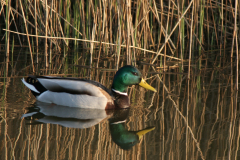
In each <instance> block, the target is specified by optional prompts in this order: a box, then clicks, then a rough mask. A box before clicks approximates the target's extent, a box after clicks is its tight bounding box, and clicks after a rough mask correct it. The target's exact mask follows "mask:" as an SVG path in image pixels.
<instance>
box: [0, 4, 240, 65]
mask: <svg viewBox="0 0 240 160" xmlns="http://www.w3.org/2000/svg"><path fill="white" fill-rule="evenodd" d="M10 2H11V1H3V3H1V8H5V9H6V11H5V13H4V10H1V12H0V13H1V17H2V18H5V19H6V21H5V23H6V30H4V31H1V32H2V33H6V34H5V39H6V42H5V43H6V44H7V40H9V39H10V40H11V39H12V38H11V37H12V36H17V34H18V33H25V34H26V35H25V36H21V37H19V38H18V41H16V43H19V44H20V43H22V41H23V40H24V39H27V41H25V42H26V43H28V45H29V50H30V54H31V56H32V57H31V59H32V65H33V69H34V63H38V60H35V59H34V57H33V55H32V49H33V47H34V46H35V47H36V52H37V53H38V50H39V43H42V41H43V40H44V39H43V38H39V37H38V36H45V61H46V67H48V64H49V63H51V61H52V58H53V57H54V56H53V55H52V54H56V53H57V52H56V51H55V52H53V49H54V48H56V49H57V51H58V52H61V53H63V54H64V56H65V55H66V54H67V53H66V52H68V51H69V49H70V50H73V49H76V48H77V46H78V47H81V48H82V47H83V48H87V49H93V48H94V49H97V48H100V46H101V45H104V46H103V47H101V49H102V50H103V51H104V52H101V56H107V55H111V56H113V57H115V58H117V59H116V68H117V67H118V65H119V58H120V57H121V56H123V58H126V63H127V64H135V63H136V62H135V61H136V60H137V61H139V59H138V57H139V56H140V55H144V56H148V57H154V59H153V60H148V61H147V62H148V63H152V64H158V65H160V64H162V63H164V62H165V61H166V60H165V61H164V59H162V58H161V57H162V56H164V57H166V56H169V58H170V59H171V58H175V59H176V58H177V59H178V60H183V59H188V48H189V46H190V43H192V47H193V48H192V49H193V51H194V53H193V56H192V60H195V61H196V62H197V63H198V64H199V67H200V68H201V63H202V60H201V59H202V58H204V56H205V54H204V50H206V49H209V48H212V49H216V48H221V50H220V51H219V55H216V56H217V57H220V58H221V59H223V58H222V54H221V53H222V50H223V52H224V51H225V50H227V49H228V47H230V45H229V44H228V43H227V42H228V41H229V40H230V41H231V40H233V39H234V38H235V37H234V36H236V35H237V33H238V32H239V31H237V33H236V34H234V28H236V27H237V25H236V27H235V25H234V24H235V23H236V24H238V23H237V21H238V20H239V14H237V12H236V10H238V9H239V8H238V6H236V5H235V4H237V3H236V2H235V1H231V3H227V2H226V4H224V2H222V3H219V2H218V1H210V0H207V1H199V2H196V3H194V4H193V3H192V2H193V1H190V2H188V1H180V0H177V1H175V2H174V1H164V0H160V1H155V0H152V1H147V0H145V1H126V2H125V1H116V0H112V1H93V0H90V1H83V0H82V1H70V0H66V1H56V0H52V1H50V0H49V1H47V0H35V1H30V0H27V1H23V0H20V1H16V2H11V4H10V5H8V3H10ZM18 6H20V7H18ZM193 8H194V9H195V11H194V12H192V9H193ZM192 14H193V16H192ZM235 16H236V17H235ZM191 17H193V19H192V18H191ZM191 21H193V29H191V26H190V24H191ZM12 22H14V23H12ZM22 22H24V24H22ZM14 24H16V25H14ZM23 26H24V27H23ZM7 30H8V31H7ZM11 31H16V32H18V33H11ZM9 32H10V34H11V35H10V37H8V35H7V33H8V34H9ZM190 32H193V33H192V34H193V38H192V40H190V37H189V35H190ZM29 36H34V37H36V40H35V41H34V42H31V41H30V39H29ZM51 37H58V38H54V39H53V38H51ZM66 38H73V39H71V40H69V39H66ZM84 40H88V41H84ZM189 40H190V41H189ZM101 42H105V43H107V44H104V43H101ZM173 42H174V43H173ZM210 45H211V46H210ZM197 46H198V47H197ZM235 46H236V45H235ZM105 47H110V48H111V53H109V52H105V51H106V49H105ZM197 48H198V50H197ZM5 49H6V50H7V49H9V46H5ZM234 50H235V49H234ZM62 51H63V52H62ZM75 52H78V51H77V50H76V51H75ZM89 52H91V53H92V51H91V50H90V51H89ZM35 56H36V57H37V58H38V54H36V55H35ZM224 56H225V58H226V59H227V58H230V56H229V55H226V54H224ZM234 56H235V55H234ZM66 57H67V56H65V58H66ZM96 57H98V55H92V54H90V55H89V58H90V61H89V62H90V65H92V60H91V59H93V58H96ZM223 60H225V59H223ZM221 63H224V62H221Z"/></svg>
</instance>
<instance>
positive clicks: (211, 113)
mask: <svg viewBox="0 0 240 160" xmlns="http://www.w3.org/2000/svg"><path fill="white" fill-rule="evenodd" d="M0 8H1V10H0V19H1V24H5V28H4V29H3V28H2V30H1V34H2V35H3V36H2V37H3V38H2V40H5V41H4V43H1V51H2V52H4V55H2V54H1V55H0V56H2V57H4V58H3V59H1V68H0V75H1V78H2V79H3V81H1V84H0V89H1V91H2V92H1V93H2V98H1V101H2V104H3V106H4V107H2V108H4V109H2V111H1V124H2V125H1V130H0V133H1V134H0V135H1V142H0V143H1V144H3V146H4V147H3V148H4V150H2V152H1V155H2V157H1V159H16V157H21V158H23V159H26V158H29V159H43V158H44V159H68V158H70V159H79V157H81V158H83V159H239V153H238V150H239V137H240V136H239V135H240V131H239V128H240V127H239V116H238V114H239V107H238V106H239V97H238V81H239V80H238V76H239V75H238V74H239V70H238V66H239V64H238V63H239V62H238V61H239V59H238V55H239V53H238V50H239V49H238V46H239V21H240V14H239V12H238V11H239V10H240V8H239V2H238V1H237V0H235V1H213V0H200V1H194V0H189V1H180V0H176V1H173V0H170V1H165V0H159V1H156V0H151V1H147V0H143V1H140V0H136V1H129V0H126V1H119V0H111V1H93V0H89V1H83V0H81V1H70V0H65V1H62V0H60V1H56V0H51V1H50V0H48V1H47V0H34V1H30V0H26V1H23V0H19V1H16V2H15V1H11V0H2V1H1V7H0ZM2 26H3V25H2ZM17 46H20V47H22V48H23V49H22V50H20V51H19V50H18V49H16V48H19V47H17ZM19 57H20V58H19ZM19 60H20V61H19ZM125 64H131V65H136V64H138V65H139V66H141V67H140V68H141V70H142V71H143V76H144V77H150V78H149V79H148V81H149V82H150V83H151V84H153V86H156V88H158V93H157V94H154V95H152V94H149V93H148V92H147V93H145V92H138V88H137V89H135V88H131V89H130V90H129V93H130V96H131V98H132V104H134V105H133V108H137V110H133V111H132V114H131V116H130V117H129V119H128V122H127V124H126V126H127V127H128V129H131V128H134V129H135V130H137V129H142V128H144V126H145V123H147V124H148V125H154V126H155V127H156V131H155V132H151V133H149V135H150V136H148V137H147V138H146V139H144V140H143V141H141V142H140V144H138V145H137V146H136V147H134V148H133V150H131V151H129V152H125V151H123V150H121V149H119V148H118V147H117V146H116V145H114V144H113V143H112V142H111V139H110V138H108V137H110V135H109V133H108V132H106V130H108V125H107V124H108V122H107V121H105V122H103V123H100V124H99V125H97V126H94V127H92V128H89V129H84V130H77V129H69V128H64V127H61V126H57V125H52V124H46V125H43V124H41V125H37V126H31V125H30V126H25V124H23V120H21V119H20V118H15V119H14V118H13V120H12V119H9V117H7V115H8V113H12V112H11V111H8V110H7V109H9V108H10V106H9V104H8V103H9V102H10V101H11V98H9V97H10V94H9V93H14V92H11V91H9V90H15V91H16V90H18V89H19V88H17V87H16V88H14V89H11V87H10V86H12V85H13V84H18V82H15V81H14V80H15V78H16V79H18V78H17V77H18V76H25V75H27V74H29V73H34V74H42V75H60V76H74V77H81V78H88V79H93V80H96V81H99V82H101V83H102V84H105V85H106V86H107V87H110V86H109V85H110V84H111V80H112V77H113V75H114V73H113V72H112V71H113V70H114V71H115V70H116V69H118V68H119V67H121V66H123V65H125ZM19 66H21V67H19ZM19 68H21V69H20V70H19ZM170 73H173V75H171V74H170ZM12 77H15V78H12ZM18 80H19V81H20V79H18ZM20 88H21V91H22V94H23V95H24V96H23V97H27V99H24V98H23V97H20V98H19V97H16V99H17V102H23V103H24V104H23V105H24V106H26V107H28V106H29V105H30V104H31V103H32V102H33V99H32V97H31V96H30V92H29V91H26V89H25V88H23V86H20ZM8 94H9V95H8ZM144 99H147V102H145V100H144ZM23 100H24V101H23ZM141 106H144V108H145V109H139V108H141ZM21 107H22V106H21ZM16 117H17V116H16ZM15 123H17V124H18V126H17V127H18V128H19V131H18V132H17V135H15V133H12V129H11V128H9V126H14V125H15ZM11 137H14V138H12V139H11ZM95 145H96V147H95ZM93 146H94V147H93ZM16 148H17V149H16ZM19 148H21V149H20V150H19ZM52 148H54V153H51V151H50V149H52ZM147 156H150V158H149V157H147Z"/></svg>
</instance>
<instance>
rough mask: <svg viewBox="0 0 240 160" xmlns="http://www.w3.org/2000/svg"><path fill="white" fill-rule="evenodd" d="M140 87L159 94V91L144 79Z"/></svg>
mask: <svg viewBox="0 0 240 160" xmlns="http://www.w3.org/2000/svg"><path fill="white" fill-rule="evenodd" d="M139 85H140V86H142V87H143V88H146V89H148V90H151V91H153V92H157V90H156V89H155V88H153V87H152V86H150V85H149V84H148V83H147V82H146V81H145V80H144V79H143V78H142V80H141V82H140V83H139Z"/></svg>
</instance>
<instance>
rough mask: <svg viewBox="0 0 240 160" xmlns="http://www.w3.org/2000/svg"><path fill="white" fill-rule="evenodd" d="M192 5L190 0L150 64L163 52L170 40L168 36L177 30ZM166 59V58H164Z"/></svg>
mask: <svg viewBox="0 0 240 160" xmlns="http://www.w3.org/2000/svg"><path fill="white" fill-rule="evenodd" d="M192 3H193V0H191V2H190V3H189V5H188V7H187V8H186V10H185V12H184V13H183V15H182V16H181V17H180V19H179V20H178V22H177V23H176V25H175V26H174V28H173V29H172V31H171V33H170V34H169V36H168V37H166V40H165V42H164V44H163V45H162V47H161V48H160V50H159V51H158V52H157V55H156V56H155V57H154V59H153V60H152V62H151V64H153V63H154V62H155V61H156V59H157V57H158V56H159V55H161V53H160V52H161V51H162V50H163V48H164V47H165V45H166V44H167V42H168V40H169V39H170V36H171V35H172V34H173V32H174V31H175V29H176V28H177V26H178V25H179V23H180V22H181V20H182V18H183V17H184V16H185V14H186V13H187V11H188V10H189V9H190V7H191V5H192ZM166 57H167V56H166Z"/></svg>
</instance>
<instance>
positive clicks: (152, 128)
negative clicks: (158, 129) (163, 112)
mask: <svg viewBox="0 0 240 160" xmlns="http://www.w3.org/2000/svg"><path fill="white" fill-rule="evenodd" d="M154 129H155V127H151V128H147V129H143V130H141V131H138V132H137V133H136V134H137V135H138V137H139V140H141V139H142V137H143V135H145V134H146V133H148V132H150V131H152V130H154Z"/></svg>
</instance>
